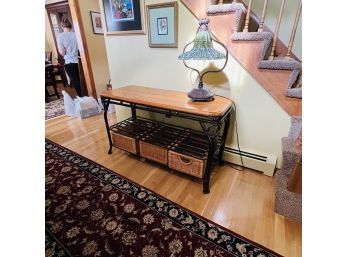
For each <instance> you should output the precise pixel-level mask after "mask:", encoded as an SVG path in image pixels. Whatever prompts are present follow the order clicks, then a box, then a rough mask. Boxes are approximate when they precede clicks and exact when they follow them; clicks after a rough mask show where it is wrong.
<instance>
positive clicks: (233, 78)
mask: <svg viewBox="0 0 348 257" xmlns="http://www.w3.org/2000/svg"><path fill="white" fill-rule="evenodd" d="M170 1H171V0H169V1H165V0H160V1H155V0H151V1H150V0H148V1H145V3H146V4H152V3H158V2H170ZM100 3H101V2H100ZM178 6H179V28H178V30H179V36H178V38H179V39H178V48H177V49H175V48H174V49H171V48H150V47H149V46H148V39H147V35H122V36H116V35H106V36H105V43H106V50H107V57H108V62H109V68H110V75H111V79H112V82H113V87H114V88H117V87H121V86H124V85H129V84H135V85H142V86H149V87H155V88H162V89H169V90H178V91H183V92H188V91H189V90H190V89H191V88H192V85H193V82H194V81H195V79H196V76H195V74H193V73H190V71H189V70H188V69H187V68H185V66H184V65H183V63H182V62H181V61H179V60H178V56H179V54H180V53H181V52H182V50H183V48H184V46H185V44H187V43H188V42H189V41H191V40H192V39H193V38H194V36H195V32H196V30H197V20H196V19H195V18H194V17H193V15H192V14H191V13H190V12H189V11H188V10H187V9H186V8H185V7H184V6H183V5H182V4H181V3H180V1H178ZM210 83H211V84H212V85H208V86H210V88H212V89H213V90H214V91H215V93H216V94H220V95H223V96H226V97H229V98H231V99H233V100H234V102H235V103H236V106H237V121H238V131H239V138H240V144H241V148H242V150H245V151H250V152H253V153H260V154H274V155H277V156H278V160H281V137H283V136H286V135H287V133H288V130H289V126H290V117H289V116H288V114H286V113H285V112H284V111H283V110H282V108H281V107H279V105H278V104H277V103H276V102H275V101H274V100H273V98H272V97H271V96H270V95H269V94H268V93H267V92H266V91H265V90H264V89H263V87H262V86H261V85H259V84H258V82H256V81H255V80H254V79H253V77H251V76H250V74H249V73H248V72H247V71H246V70H244V69H243V68H242V67H241V66H240V65H239V64H238V63H237V61H236V60H234V59H233V58H232V57H231V56H230V58H229V62H228V64H227V67H226V68H225V70H224V73H221V74H219V75H218V76H216V75H213V76H210V77H209V76H208V80H207V84H210ZM129 115H130V113H129V110H125V109H124V108H119V109H118V110H117V117H118V120H122V119H124V118H126V117H129ZM161 119H163V120H164V118H161ZM228 144H230V145H233V146H234V147H236V140H235V136H234V133H229V136H228ZM279 165H280V162H279V163H278V167H279Z"/></svg>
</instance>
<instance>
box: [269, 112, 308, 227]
mask: <svg viewBox="0 0 348 257" xmlns="http://www.w3.org/2000/svg"><path fill="white" fill-rule="evenodd" d="M301 129H302V117H292V118H291V128H290V131H289V134H288V136H287V137H284V138H282V153H283V163H282V168H281V169H280V170H279V171H277V172H276V175H275V203H274V210H275V212H276V213H278V214H280V215H283V216H285V217H288V218H289V219H292V220H294V221H298V222H301V221H302V195H301V194H297V193H294V192H292V191H290V190H289V181H290V178H291V176H292V175H293V173H294V171H295V168H296V165H297V163H298V161H302V156H301V155H302V154H301V152H300V151H299V150H298V148H297V146H296V140H297V139H298V137H299V135H300V133H301Z"/></svg>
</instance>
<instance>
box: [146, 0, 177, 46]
mask: <svg viewBox="0 0 348 257" xmlns="http://www.w3.org/2000/svg"><path fill="white" fill-rule="evenodd" d="M146 11H147V23H148V28H149V33H148V37H149V46H150V47H178V3H177V2H170V3H162V4H152V5H147V6H146Z"/></svg>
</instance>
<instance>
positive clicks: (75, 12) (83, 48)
mask: <svg viewBox="0 0 348 257" xmlns="http://www.w3.org/2000/svg"><path fill="white" fill-rule="evenodd" d="M69 6H70V12H71V18H72V21H73V25H74V30H75V34H76V39H77V43H78V45H79V51H80V56H81V63H82V67H83V73H84V75H85V80H86V87H87V93H88V95H89V96H93V97H94V98H97V93H96V89H95V83H94V78H93V72H92V66H91V61H90V58H89V52H88V47H87V40H86V34H85V30H84V28H83V23H82V16H81V10H80V6H79V3H78V0H69Z"/></svg>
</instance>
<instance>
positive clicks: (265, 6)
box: [257, 0, 268, 32]
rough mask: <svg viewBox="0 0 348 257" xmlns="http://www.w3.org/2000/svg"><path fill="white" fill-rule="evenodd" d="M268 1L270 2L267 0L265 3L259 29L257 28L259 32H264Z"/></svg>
mask: <svg viewBox="0 0 348 257" xmlns="http://www.w3.org/2000/svg"><path fill="white" fill-rule="evenodd" d="M267 3H268V0H265V1H264V3H263V9H262V14H261V21H260V24H259V29H258V30H257V32H263V24H264V23H265V16H266V9H267Z"/></svg>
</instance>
